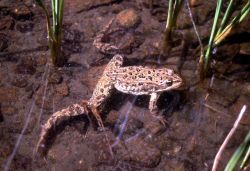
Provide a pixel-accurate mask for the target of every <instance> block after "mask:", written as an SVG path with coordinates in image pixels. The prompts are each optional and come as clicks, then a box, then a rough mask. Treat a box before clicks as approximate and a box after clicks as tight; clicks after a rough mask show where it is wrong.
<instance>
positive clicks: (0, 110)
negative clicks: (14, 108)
mask: <svg viewBox="0 0 250 171" xmlns="http://www.w3.org/2000/svg"><path fill="white" fill-rule="evenodd" d="M0 122H3V114H2V109H1V104H0Z"/></svg>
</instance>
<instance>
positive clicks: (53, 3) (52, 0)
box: [51, 0, 56, 34]
mask: <svg viewBox="0 0 250 171" xmlns="http://www.w3.org/2000/svg"><path fill="white" fill-rule="evenodd" d="M55 5H56V4H55V0H51V10H52V28H53V29H52V30H53V34H55V30H56V11H55V8H56V6H55Z"/></svg>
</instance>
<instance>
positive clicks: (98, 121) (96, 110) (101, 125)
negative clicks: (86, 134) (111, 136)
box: [91, 107, 105, 131]
mask: <svg viewBox="0 0 250 171" xmlns="http://www.w3.org/2000/svg"><path fill="white" fill-rule="evenodd" d="M91 111H92V113H93V115H94V117H95V119H96V120H97V124H98V125H99V127H100V128H101V129H102V131H104V130H105V127H104V124H103V121H102V118H101V116H100V112H99V111H98V109H97V108H96V107H91Z"/></svg>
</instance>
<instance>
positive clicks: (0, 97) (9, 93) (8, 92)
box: [0, 87, 18, 103]
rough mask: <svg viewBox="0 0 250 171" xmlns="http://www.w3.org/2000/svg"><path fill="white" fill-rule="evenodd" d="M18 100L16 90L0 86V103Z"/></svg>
mask: <svg viewBox="0 0 250 171" xmlns="http://www.w3.org/2000/svg"><path fill="white" fill-rule="evenodd" d="M17 100H18V91H17V89H15V88H6V87H0V103H1V102H15V101H17Z"/></svg>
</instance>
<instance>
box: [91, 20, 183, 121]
mask: <svg viewBox="0 0 250 171" xmlns="http://www.w3.org/2000/svg"><path fill="white" fill-rule="evenodd" d="M112 22H113V20H111V21H110V22H109V24H108V25H107V26H106V27H105V28H104V30H103V31H101V32H100V33H99V34H98V35H97V37H96V39H95V40H94V43H93V44H94V46H95V47H96V48H97V49H99V50H100V51H101V52H103V53H105V52H113V50H117V49H118V48H117V47H116V46H114V45H110V44H108V43H103V42H102V40H103V37H104V36H105V32H106V31H107V30H108V28H109V27H110V25H111V23H112ZM122 65H123V56H122V55H120V54H116V55H115V56H114V57H113V58H112V59H111V60H110V62H109V63H108V65H107V66H106V68H105V70H104V72H103V74H102V76H101V78H100V80H99V81H98V83H97V85H96V87H95V89H94V92H93V95H92V97H91V98H90V100H89V101H88V105H89V106H90V108H91V109H92V112H93V113H94V115H95V117H96V119H97V121H98V123H99V125H100V126H103V124H102V120H101V117H100V115H99V113H98V109H97V108H98V107H99V106H101V105H102V104H104V103H105V101H106V99H107V98H108V97H109V96H110V95H111V92H112V90H113V89H117V90H118V91H120V92H123V93H127V94H132V95H150V101H149V110H150V111H151V113H152V114H154V116H156V117H158V118H161V116H157V115H155V114H156V112H155V111H157V110H156V109H157V105H156V103H157V100H158V98H159V96H160V94H161V93H162V92H165V91H170V90H173V89H176V88H178V87H180V86H181V85H182V83H183V81H182V78H181V77H180V76H179V75H178V74H177V73H175V72H174V70H172V69H169V68H158V69H155V68H150V67H143V66H126V67H124V66H122ZM160 120H161V121H162V119H160Z"/></svg>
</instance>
